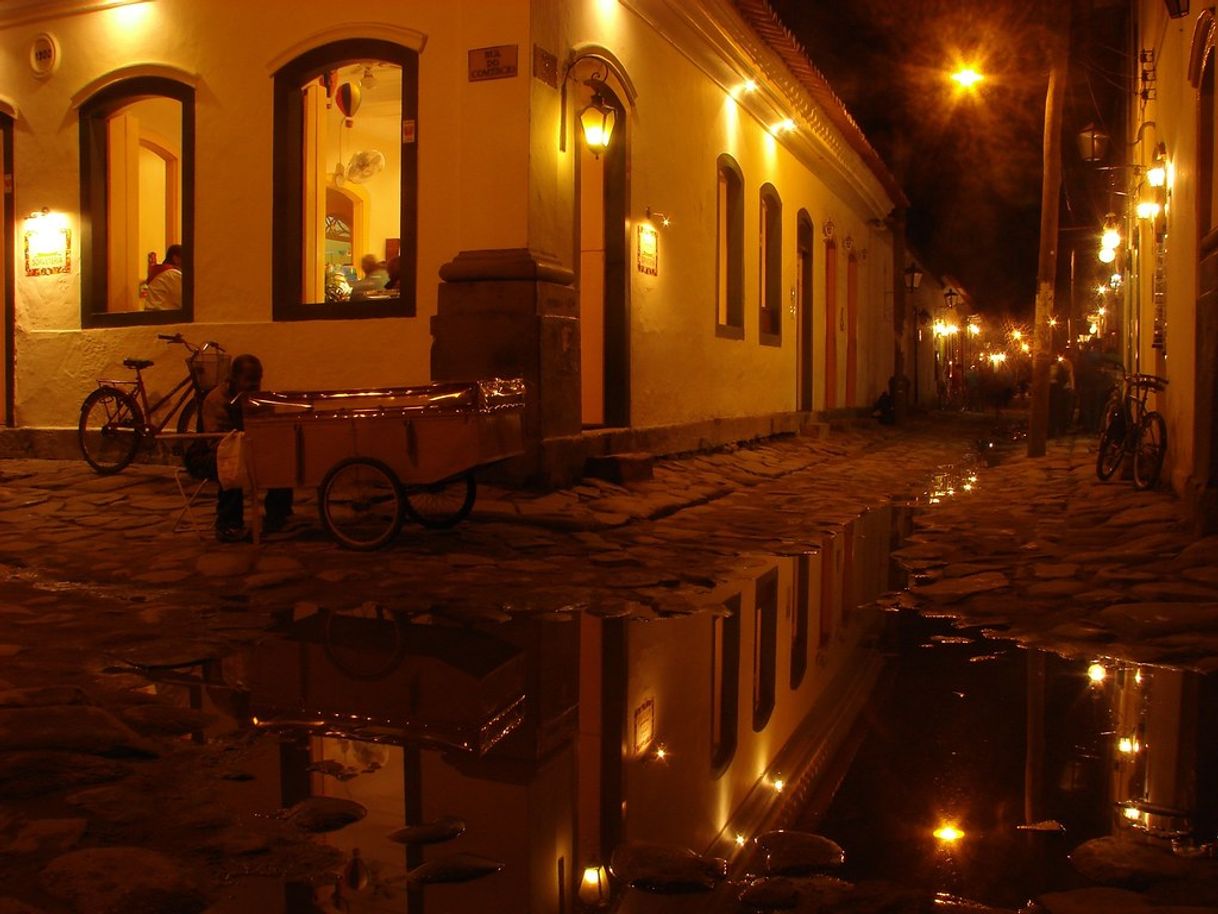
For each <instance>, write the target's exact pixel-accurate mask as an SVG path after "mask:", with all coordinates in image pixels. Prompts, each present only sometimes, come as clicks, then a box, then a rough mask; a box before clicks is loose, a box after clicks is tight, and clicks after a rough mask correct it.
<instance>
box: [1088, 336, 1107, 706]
mask: <svg viewBox="0 0 1218 914" xmlns="http://www.w3.org/2000/svg"><path fill="white" fill-rule="evenodd" d="M1092 326H1095V325H1094V324H1093V325H1092ZM1094 332H1095V331H1094V330H1093V331H1092V333H1094ZM1087 678H1088V679H1090V680H1091V681H1092V682H1103V681H1104V680H1105V679H1107V678H1108V669H1107V668H1106V667H1105V666H1104V664H1102V663H1093V664H1091V666H1089V667H1087Z"/></svg>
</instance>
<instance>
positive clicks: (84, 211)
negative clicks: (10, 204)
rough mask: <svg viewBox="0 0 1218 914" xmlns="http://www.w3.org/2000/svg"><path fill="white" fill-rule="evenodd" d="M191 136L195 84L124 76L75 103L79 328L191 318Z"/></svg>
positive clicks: (193, 177)
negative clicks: (77, 115) (77, 113)
mask: <svg viewBox="0 0 1218 914" xmlns="http://www.w3.org/2000/svg"><path fill="white" fill-rule="evenodd" d="M194 137H195V90H194V88H193V87H191V86H188V85H186V84H184V83H180V82H177V81H175V80H172V79H167V78H164V77H159V76H140V77H134V78H131V79H124V80H121V81H119V82H116V83H113V84H112V85H109V86H107V87H106V88H104V89H102V90H101V91H99V92H98V93H97V94H96V95H94V96H93V97H92V98H90V99H89V100H88V101H87V102H85V103H84V104H83V105H82V106H81V108H80V188H81V325H82V326H84V327H104V326H126V325H131V324H164V323H177V322H181V321H189V320H191V319H192V318H193V315H194V281H193V280H194V271H193V269H192V264H193V260H194V184H195V176H194ZM171 252H176V253H177V258H176V262H174V263H172V265H171V263H170V262H171V261H174V260H175V258H173V257H171V256H169V255H170V253H171Z"/></svg>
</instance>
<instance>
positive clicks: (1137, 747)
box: [1117, 736, 1142, 755]
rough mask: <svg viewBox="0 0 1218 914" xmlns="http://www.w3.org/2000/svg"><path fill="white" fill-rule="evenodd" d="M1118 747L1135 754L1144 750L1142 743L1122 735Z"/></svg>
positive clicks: (1126, 752)
mask: <svg viewBox="0 0 1218 914" xmlns="http://www.w3.org/2000/svg"><path fill="white" fill-rule="evenodd" d="M1117 749H1118V750H1119V751H1120V752H1123V753H1125V754H1126V755H1134V754H1135V753H1138V752H1141V751H1142V744H1141V743H1140V742H1138V741H1137V740H1136V739H1133V738H1132V737H1129V736H1122V737H1121V738H1120V739H1119V740H1118V741H1117Z"/></svg>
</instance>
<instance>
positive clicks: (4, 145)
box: [0, 114, 17, 428]
mask: <svg viewBox="0 0 1218 914" xmlns="http://www.w3.org/2000/svg"><path fill="white" fill-rule="evenodd" d="M0 174H2V175H4V216H3V218H0V251H3V254H2V255H0V281H2V282H3V288H4V307H3V312H4V316H3V324H4V327H3V332H2V333H0V366H3V371H0V404H2V408H3V410H4V426H5V427H6V428H12V427H13V426H14V425H16V423H17V416H16V390H15V386H16V383H15V382H16V357H15V355H14V353H13V340H14V337H15V336H16V324H17V315H16V292H15V287H14V284H13V283H14V278H13V231H14V225H15V223H16V210H15V209H14V201H13V119H12V118H11V117H9V116H8V115H7V114H0Z"/></svg>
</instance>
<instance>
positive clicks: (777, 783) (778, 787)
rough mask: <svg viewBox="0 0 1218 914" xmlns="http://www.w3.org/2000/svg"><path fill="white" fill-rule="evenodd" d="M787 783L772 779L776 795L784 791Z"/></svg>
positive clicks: (780, 779) (779, 779)
mask: <svg viewBox="0 0 1218 914" xmlns="http://www.w3.org/2000/svg"><path fill="white" fill-rule="evenodd" d="M786 787H787V782H786V781H785V780H783V779H782V778H774V790H775V792H777V793H782V792H783V791H784V790H786Z"/></svg>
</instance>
